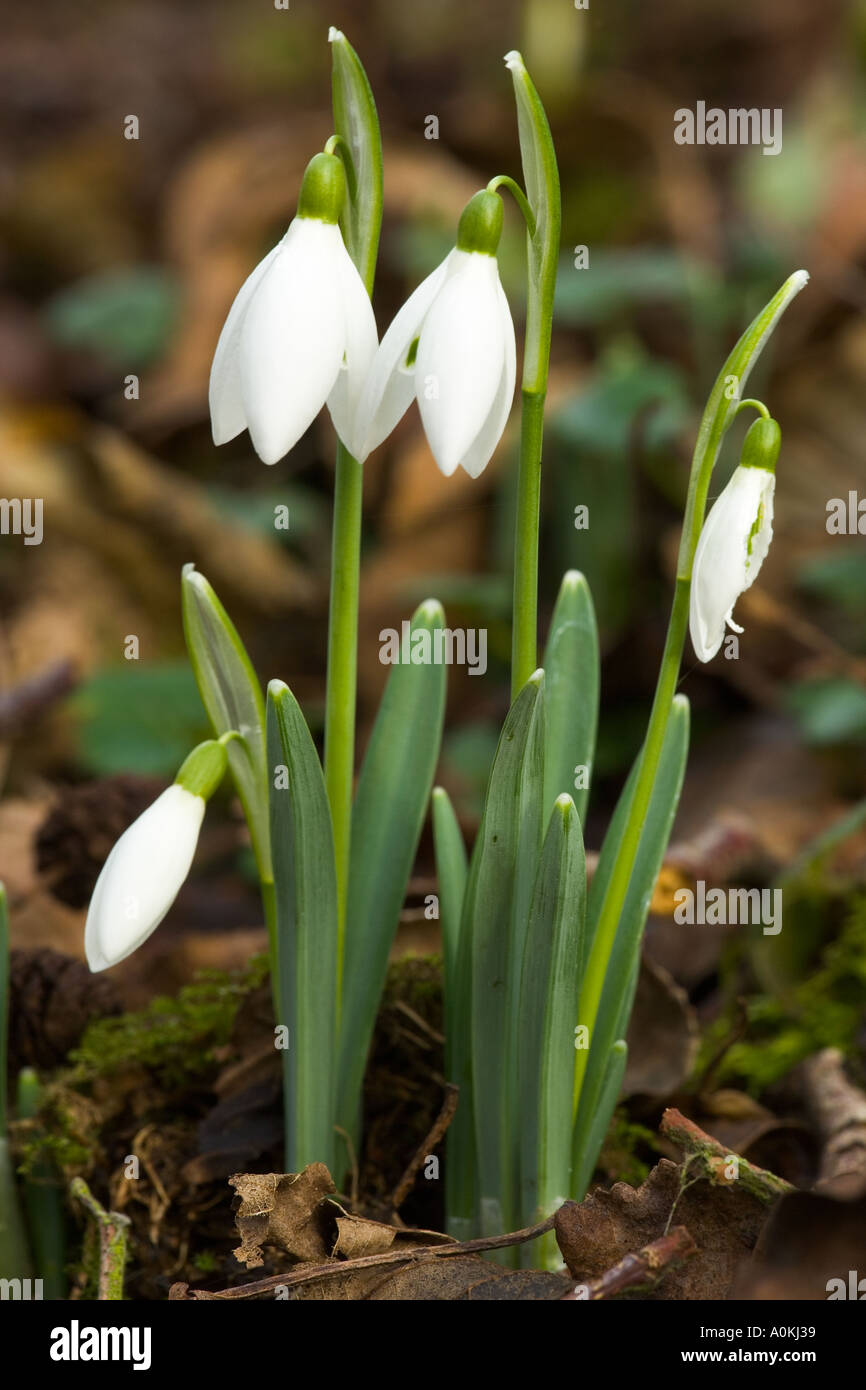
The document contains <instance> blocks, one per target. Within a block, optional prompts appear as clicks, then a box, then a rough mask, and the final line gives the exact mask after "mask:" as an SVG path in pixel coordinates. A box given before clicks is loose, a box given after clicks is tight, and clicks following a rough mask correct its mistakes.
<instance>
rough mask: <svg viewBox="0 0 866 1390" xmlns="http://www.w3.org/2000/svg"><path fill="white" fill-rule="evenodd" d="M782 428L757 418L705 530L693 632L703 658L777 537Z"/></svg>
mask: <svg viewBox="0 0 866 1390" xmlns="http://www.w3.org/2000/svg"><path fill="white" fill-rule="evenodd" d="M781 438H782V435H781V431H780V429H779V426H778V424H777V423H776V421H775V420H772V419H760V420H755V422H754V424H752V426H751V427H750V429H749V431H748V433H747V435H746V437H745V439H744V441H743V450H742V454H741V455H740V462H739V466H738V467H737V469H736V471H735V472H734V474H733V476H732V478H731V481H730V482H729V483H728V485H727V487H726V488H725V490H724V492H723V493H722V494H721V496H720V497H719V498H718V500H717V502H716V504H715V506H714V507H713V509H712V511H711V512H710V514H709V517H708V518H707V520H706V522H705V523H704V528H703V530H702V531H701V535H700V540H699V541H698V547H697V550H696V551H695V562H694V566H693V569H692V589H691V608H690V613H689V630H690V632H691V638H692V646H693V647H694V649H695V655H696V656H697V657H698V659H699V660H700V661H710V660H712V658H713V657H714V656H715V654H716V652H717V651H718V650H719V647H720V646H721V645H722V640H723V638H724V635H725V626H726V625H727V626H728V627H730V628H732V629H733V630H734V632H742V631H743V629H742V628H741V627H739V626H738V625H737V624H736V623H735V622H734V620H733V617H732V614H733V610H734V604H735V603H736V602H737V599H738V598H739V597H740V594H742V593H744V592H745V590H746V589H748V588H749V587H750V586H751V585H752V584H753V583H754V581H755V578H756V576H757V574H758V570H759V569H760V568H761V565H762V564H763V563H764V557H765V556H766V554H767V551H768V550H769V548H770V541H771V540H772V539H773V494H774V492H775V489H776V474H775V468H776V459H777V458H778V456H779V445H780V443H781Z"/></svg>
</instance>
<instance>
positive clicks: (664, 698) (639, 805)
mask: <svg viewBox="0 0 866 1390" xmlns="http://www.w3.org/2000/svg"><path fill="white" fill-rule="evenodd" d="M698 530H700V527H698ZM690 590H691V574H689V575H688V576H687V577H680V576H678V577H677V582H676V588H675V590H674V601H673V605H672V607H671V616H670V621H669V623H668V631H667V638H666V639H665V648H664V653H663V655H662V661H661V669H660V671H659V677H658V683H657V685H656V692H655V698H654V699H653V705H652V712H651V714H650V718H649V725H648V727H647V734H646V741H645V743H644V749H643V755H642V757H641V764H640V772H639V773H638V780H637V784H636V786H635V792H634V801H633V802H632V810H631V813H630V815H629V818H628V823H627V825H626V828H625V833H624V834H623V837H622V841H621V843H620V846H619V853H618V854H617V857H616V864H615V865H614V869H613V873H612V874H611V878H610V883H609V884H608V888H607V892H606V893H605V896H604V900H603V902H602V906H601V911H600V913H599V919H598V926H597V928H596V932H595V935H594V937H593V943H592V950H591V951H590V955H589V961H588V963H587V967H586V972H585V974H584V977H583V984H582V987H581V993H580V1005H579V1008H578V1021H579V1022H580V1023H582V1024H587V1025H588V1027H589V1034H590V1037H592V1031H593V1028H594V1026H595V1020H596V1017H597V1015H598V1006H599V1004H600V1002H601V994H602V989H603V988H604V980H605V975H606V973H607V963H608V960H609V958H610V953H611V950H612V949H613V943H614V937H615V936H616V929H617V927H618V925H619V919H620V914H621V913H622V909H623V905H624V903H625V899H626V894H627V892H628V886H629V880H630V879H631V874H632V869H633V868H634V863H635V859H636V858H637V851H638V846H639V845H640V838H641V834H642V833H643V827H644V822H645V820H646V814H647V811H648V809H649V804H650V800H651V797H652V791H653V785H654V783H655V777H656V772H657V771H658V765H659V759H660V758H661V753H662V747H663V745H664V741H665V731H666V729H667V724H668V719H669V717H670V712H671V703H672V701H673V698H674V695H675V694H676V690H677V680H678V677H679V671H680V662H681V660H682V654H683V645H684V643H685V637H686V630H687V628H688V623H689V593H690ZM588 1060H589V1048H582V1049H579V1050H578V1051H576V1052H575V1063H574V1106H573V1110H574V1116H575V1118H576V1116H577V1107H578V1102H579V1100H580V1091H581V1087H582V1085H583V1078H584V1075H585V1073H586V1065H587V1061H588Z"/></svg>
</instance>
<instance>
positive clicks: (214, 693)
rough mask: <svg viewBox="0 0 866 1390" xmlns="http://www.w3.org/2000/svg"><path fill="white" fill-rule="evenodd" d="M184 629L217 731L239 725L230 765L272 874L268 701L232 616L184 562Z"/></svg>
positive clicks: (266, 874) (263, 866) (262, 866)
mask: <svg viewBox="0 0 866 1390" xmlns="http://www.w3.org/2000/svg"><path fill="white" fill-rule="evenodd" d="M181 594H182V600H183V630H184V634H185V637H186V647H187V651H188V653H189V659H190V662H191V664H192V669H193V671H194V673H195V678H196V683H197V685H198V688H199V694H200V695H201V699H202V704H203V705H204V707H205V709H206V710H207V714H208V718H209V719H210V722H211V724H212V725H213V727H214V731H215V732H216V733H217V734H218V735H221V734H226V733H228V732H229V731H230V730H232V729H234V730H236V731H237V733H239V734H240V736H241V737H240V740H238V739H232V740H231V741H230V742H229V744H228V745H227V747H226V753H227V754H228V760H229V767H230V768H231V770H232V775H233V777H234V779H235V784H236V786H237V789H238V795H239V797H240V799H241V804H242V806H243V808H244V814H245V815H246V818H247V824H248V825H249V828H250V837H251V839H252V844H253V850H254V852H255V856H256V863H257V865H258V869H259V874H260V876H261V877H262V879H264V880H268V879H270V877H271V852H270V837H269V833H268V778H267V771H266V766H265V702H264V698H263V696H262V688H261V685H260V684H259V680H258V677H257V676H256V673H255V671H254V670H253V666H252V662H251V661H250V659H249V657H248V656H247V653H246V648H245V647H244V644H243V642H242V641H241V639H240V637H239V636H238V632H237V629H236V628H235V626H234V624H233V622H232V620H231V618H230V617H229V615H228V613H227V612H226V610H225V609H224V608H223V606H222V604H221V603H220V601H219V599H218V598H217V596H216V594H215V593H214V591H213V589H212V588H211V586H210V584H209V583H208V581H207V580H206V579H205V577H204V575H203V574H199V573H198V571H197V570H196V568H195V566H194V565H184V568H183V577H182V580H181Z"/></svg>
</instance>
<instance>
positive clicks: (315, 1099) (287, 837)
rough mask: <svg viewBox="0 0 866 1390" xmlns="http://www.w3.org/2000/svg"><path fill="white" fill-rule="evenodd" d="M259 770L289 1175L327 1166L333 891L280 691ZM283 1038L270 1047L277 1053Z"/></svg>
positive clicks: (323, 827)
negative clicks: (284, 1031)
mask: <svg viewBox="0 0 866 1390" xmlns="http://www.w3.org/2000/svg"><path fill="white" fill-rule="evenodd" d="M267 738H268V744H267V747H268V764H269V774H270V776H269V787H270V812H271V841H272V846H273V860H274V886H275V890H276V919H277V972H278V991H277V993H278V1001H279V1003H278V1007H279V1019H278V1022H279V1023H280V1024H282V1025H284V1026H285V1027H286V1028H288V1034H289V1035H288V1047H285V1046H284V1047H283V1050H282V1059H283V1075H284V1088H283V1094H284V1105H285V1108H286V1115H285V1123H286V1155H285V1163H286V1169H287V1171H288V1172H292V1173H299V1172H300V1171H301V1169H302V1168H303V1167H304V1166H305V1165H306V1164H308V1163H316V1162H318V1163H325V1164H327V1165H328V1166H329V1167H332V1165H333V1155H334V1152H335V1142H334V1097H335V1084H334V1083H335V1061H336V1032H337V882H336V871H335V867H334V841H333V835H332V832H331V817H330V812H329V810H328V799H327V796H326V794H325V780H324V777H323V776H322V768H321V764H320V763H319V759H318V755H317V753H316V748H315V744H314V743H313V740H312V737H311V736H310V731H309V729H308V728H307V724H306V720H305V719H304V716H303V714H302V713H301V709H300V706H299V705H298V702H297V700H296V699H295V697H294V695H293V694H292V692H291V691H290V690H289V688H288V686H286V685H283V683H282V682H281V681H271V683H270V685H269V686H268V713H267ZM285 1041H286V1040H285V1038H280V1039H278V1042H281V1043H285Z"/></svg>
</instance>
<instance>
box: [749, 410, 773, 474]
mask: <svg viewBox="0 0 866 1390" xmlns="http://www.w3.org/2000/svg"><path fill="white" fill-rule="evenodd" d="M781 444H782V431H781V430H780V429H779V424H778V421H776V420H774V419H772V417H771V418H769V419H767V420H754V421H753V422H752V424H751V425H750V426H749V428H748V431H747V432H746V437H745V439H744V440H743V450H742V453H741V454H740V467H741V468H763V469H765V470H766V472H768V473H775V471H776V459H777V458H778V457H779V449H780V447H781Z"/></svg>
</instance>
